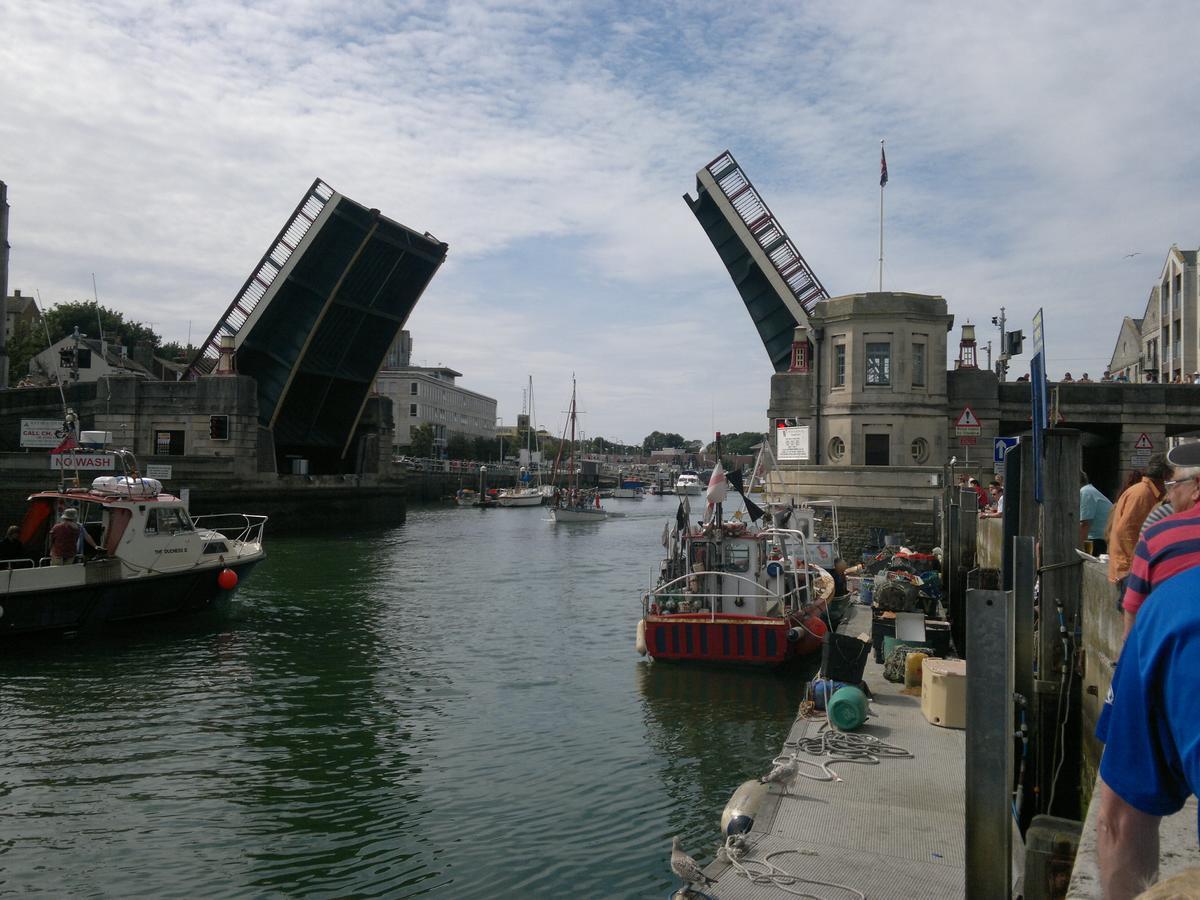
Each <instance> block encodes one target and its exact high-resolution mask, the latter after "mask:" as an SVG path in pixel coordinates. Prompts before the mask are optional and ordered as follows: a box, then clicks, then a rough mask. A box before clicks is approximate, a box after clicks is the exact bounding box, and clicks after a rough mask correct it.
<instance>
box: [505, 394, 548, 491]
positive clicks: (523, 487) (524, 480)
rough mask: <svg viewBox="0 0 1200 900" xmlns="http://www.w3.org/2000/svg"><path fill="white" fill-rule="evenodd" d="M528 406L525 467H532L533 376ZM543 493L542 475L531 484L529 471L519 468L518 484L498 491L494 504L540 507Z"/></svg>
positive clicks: (539, 473) (538, 474)
mask: <svg viewBox="0 0 1200 900" xmlns="http://www.w3.org/2000/svg"><path fill="white" fill-rule="evenodd" d="M527 399H528V402H529V406H528V410H529V417H528V419H527V421H526V428H525V452H524V456H525V457H526V460H527V461H528V462H527V465H528V466H530V467H532V466H533V448H534V443H533V434H534V424H533V376H532V375H530V376H529V395H528V397H527ZM545 496H546V495H545V492H544V491H543V490H542V475H541V472H540V471H539V472H538V473H537V484H536V485H534V484H533V479H532V476H531V475H530V473H529V469H528V468H525V467H524V466H522V467H521V476H520V483H519V484H518V485H517V486H516V487H512V488H507V489H505V490H503V491H500V493H498V494H497V495H496V502H497V503H499V504H500V505H501V506H541V505H542V501H543V500H544V499H545Z"/></svg>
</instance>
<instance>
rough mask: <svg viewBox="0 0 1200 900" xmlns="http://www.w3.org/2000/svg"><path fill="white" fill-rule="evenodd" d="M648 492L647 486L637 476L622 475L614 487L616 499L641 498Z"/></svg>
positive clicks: (613, 493)
mask: <svg viewBox="0 0 1200 900" xmlns="http://www.w3.org/2000/svg"><path fill="white" fill-rule="evenodd" d="M645 493H646V486H645V485H643V484H642V482H641V481H639V480H638V479H636V478H626V477H625V476H624V475H622V476H621V477H620V479H619V483H618V484H617V486H616V487H615V488H613V492H612V495H613V499H614V500H641V499H642V496H643V495H644V494H645Z"/></svg>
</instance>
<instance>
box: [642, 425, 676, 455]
mask: <svg viewBox="0 0 1200 900" xmlns="http://www.w3.org/2000/svg"><path fill="white" fill-rule="evenodd" d="M685 443H686V441H684V439H683V436H682V435H679V434H675V433H674V432H667V433H666V434H664V433H663V432H661V431H652V432H651V433H650V434H648V435H646V437H645V438H643V439H642V450H643V451H645V453H646V455H649V454H650V451H651V450H662V449H664V448H666V447H683V445H684V444H685Z"/></svg>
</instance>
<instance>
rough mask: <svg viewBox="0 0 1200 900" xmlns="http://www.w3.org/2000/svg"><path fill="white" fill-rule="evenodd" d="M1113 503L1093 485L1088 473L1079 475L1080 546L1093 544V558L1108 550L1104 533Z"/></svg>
mask: <svg viewBox="0 0 1200 900" xmlns="http://www.w3.org/2000/svg"><path fill="white" fill-rule="evenodd" d="M1112 507H1113V505H1112V501H1111V500H1109V499H1108V498H1107V497H1105V496H1104V495H1103V494H1102V493H1100V491H1099V489H1097V487H1096V486H1095V485H1094V484H1092V482H1091V480H1090V479H1089V478H1088V474H1087V472H1083V471H1081V472H1080V473H1079V546H1081V547H1082V546H1083V545H1084V544H1085V543H1087V542H1088V541H1091V542H1092V556H1099V555H1100V554H1101V553H1104V552H1105V551H1106V550H1107V549H1108V545H1107V544H1106V543H1105V541H1104V533H1105V532H1106V531H1107V530H1108V514H1109V513H1110V512H1112Z"/></svg>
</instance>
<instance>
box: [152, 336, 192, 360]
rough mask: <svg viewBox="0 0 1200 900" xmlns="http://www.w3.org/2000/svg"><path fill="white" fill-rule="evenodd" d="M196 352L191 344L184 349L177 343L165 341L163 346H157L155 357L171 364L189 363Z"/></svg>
mask: <svg viewBox="0 0 1200 900" xmlns="http://www.w3.org/2000/svg"><path fill="white" fill-rule="evenodd" d="M196 350H197V348H196V347H193V346H192V345H191V344H188V345H187V346H186V347H185V346H184V345H183V344H180V343H178V342H177V341H167V343H165V344H159V346H158V349H157V350H156V351H155V355H156V356H158V357H159V358H160V359H166V360H170V361H171V362H191V361H192V357H193V356H195V355H196Z"/></svg>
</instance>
